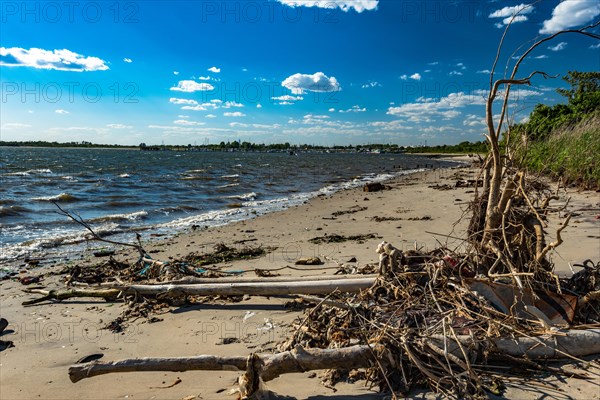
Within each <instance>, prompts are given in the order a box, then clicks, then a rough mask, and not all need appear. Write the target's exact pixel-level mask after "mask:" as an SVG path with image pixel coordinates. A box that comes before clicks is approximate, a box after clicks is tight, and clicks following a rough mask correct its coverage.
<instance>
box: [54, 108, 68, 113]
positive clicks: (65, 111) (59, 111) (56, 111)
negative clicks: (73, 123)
mask: <svg viewBox="0 0 600 400" xmlns="http://www.w3.org/2000/svg"><path fill="white" fill-rule="evenodd" d="M54 112H55V113H57V114H69V112H68V111H67V110H62V109H59V110H54Z"/></svg>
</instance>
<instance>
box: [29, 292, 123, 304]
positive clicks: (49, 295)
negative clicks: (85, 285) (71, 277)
mask: <svg viewBox="0 0 600 400" xmlns="http://www.w3.org/2000/svg"><path fill="white" fill-rule="evenodd" d="M23 291H24V292H26V293H36V294H41V295H42V296H43V297H40V298H37V299H33V300H27V301H24V302H23V303H21V304H22V305H24V306H31V305H34V304H37V303H41V302H43V301H46V300H58V301H62V300H66V299H71V298H74V297H94V298H104V299H116V298H117V296H118V295H119V293H121V291H120V290H118V289H100V290H87V289H85V290H84V289H68V290H44V289H25V290H23Z"/></svg>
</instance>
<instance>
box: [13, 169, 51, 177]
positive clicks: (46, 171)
mask: <svg viewBox="0 0 600 400" xmlns="http://www.w3.org/2000/svg"><path fill="white" fill-rule="evenodd" d="M52 173H53V172H52V170H51V169H48V168H39V169H29V170H27V171H18V172H9V173H7V174H5V175H6V176H29V175H48V174H52Z"/></svg>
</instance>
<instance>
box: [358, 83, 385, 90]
mask: <svg viewBox="0 0 600 400" xmlns="http://www.w3.org/2000/svg"><path fill="white" fill-rule="evenodd" d="M372 87H381V83H379V82H369V83H365V84H363V85H361V88H363V89H368V88H372Z"/></svg>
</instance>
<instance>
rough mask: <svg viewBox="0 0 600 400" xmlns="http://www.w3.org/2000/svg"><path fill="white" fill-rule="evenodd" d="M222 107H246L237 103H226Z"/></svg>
mask: <svg viewBox="0 0 600 400" xmlns="http://www.w3.org/2000/svg"><path fill="white" fill-rule="evenodd" d="M221 107H222V108H232V107H244V105H243V104H242V103H236V102H235V101H226V102H225V103H224V104H223V105H222V106H221Z"/></svg>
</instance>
